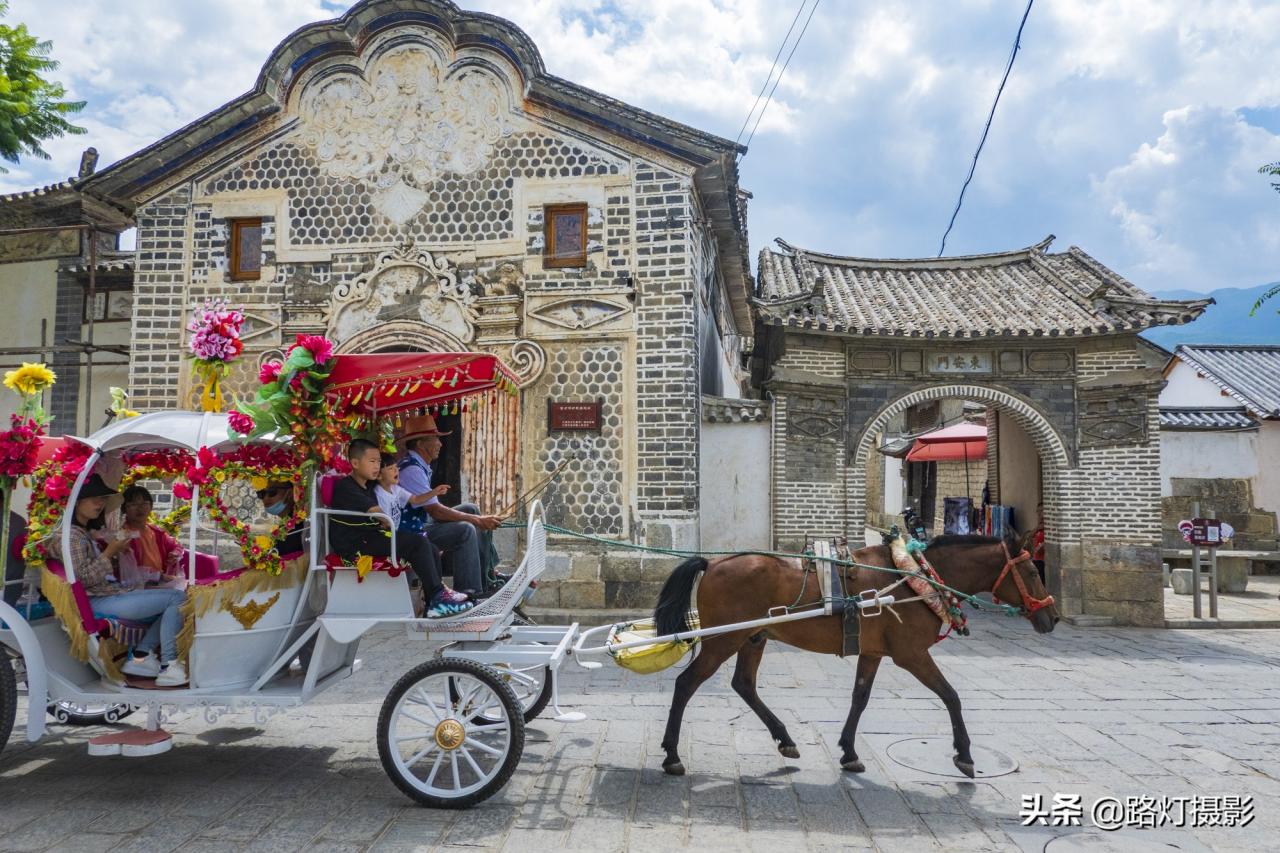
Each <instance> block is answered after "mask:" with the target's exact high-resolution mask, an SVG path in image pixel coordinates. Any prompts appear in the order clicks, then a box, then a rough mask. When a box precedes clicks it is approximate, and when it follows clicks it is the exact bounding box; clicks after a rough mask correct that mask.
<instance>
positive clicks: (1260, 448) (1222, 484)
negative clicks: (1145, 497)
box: [1160, 345, 1280, 550]
mask: <svg viewBox="0 0 1280 853" xmlns="http://www.w3.org/2000/svg"><path fill="white" fill-rule="evenodd" d="M1164 376H1165V380H1166V383H1167V384H1166V385H1165V387H1164V390H1162V391H1161V392H1160V485H1161V494H1162V495H1163V496H1164V499H1165V500H1164V503H1165V539H1166V545H1171V544H1177V543H1176V540H1174V539H1173V537H1172V536H1171V531H1170V529H1169V528H1170V522H1173V523H1174V524H1176V521H1177V518H1176V517H1175V516H1182V517H1185V515H1184V514H1185V513H1186V512H1189V506H1184V504H1189V503H1190V501H1191V500H1200V502H1201V504H1202V509H1203V510H1204V511H1206V512H1207V511H1209V510H1214V511H1216V512H1217V513H1218V514H1219V516H1220V517H1222V518H1226V519H1227V520H1228V521H1230V522H1231V523H1232V524H1233V525H1234V526H1235V527H1236V530H1237V540H1236V547H1237V548H1261V549H1266V550H1272V549H1274V548H1275V547H1276V524H1277V512H1278V511H1280V461H1278V460H1280V346H1225V345H1224V346H1210V345H1206V346H1200V345H1182V346H1179V347H1178V348H1177V349H1176V350H1175V351H1174V353H1173V355H1172V357H1171V358H1170V359H1169V363H1168V364H1167V365H1166V366H1165V370H1164Z"/></svg>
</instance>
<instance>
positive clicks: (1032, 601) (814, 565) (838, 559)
mask: <svg viewBox="0 0 1280 853" xmlns="http://www.w3.org/2000/svg"><path fill="white" fill-rule="evenodd" d="M1000 547H1001V548H1002V549H1004V556H1005V563H1004V567H1003V568H1002V569H1001V570H1000V574H999V575H998V576H997V577H996V581H995V583H993V584H992V585H991V598H992V600H993V601H995V602H996V603H997V604H1000V603H1001V601H1000V597H999V595H997V594H996V590H997V589H999V587H1000V584H1001V583H1003V582H1004V579H1005V576H1006V575H1008V574H1010V573H1012V575H1013V582H1014V584H1015V585H1016V586H1017V588H1018V594H1019V595H1020V596H1021V598H1022V602H1021V608H1022V611H1023V615H1024V616H1026V617H1027V618H1030V617H1031V616H1033V615H1035V613H1036V612H1037V611H1038V610H1041V609H1043V608H1045V607H1049V606H1051V605H1052V604H1053V603H1054V599H1053V596H1052V595H1046V596H1045V597H1044V598H1035V597H1034V596H1032V595H1031V592H1030V590H1028V589H1027V584H1026V581H1024V580H1023V579H1022V574H1021V573H1020V572H1018V571H1016V570H1015V569H1016V567H1017V565H1018V564H1019V563H1026V562H1030V560H1031V555H1030V554H1029V553H1027V551H1026V550H1025V549H1024V550H1023V551H1022V552H1021V553H1019V554H1018V555H1017V556H1016V557H1015V556H1013V555H1012V554H1011V553H1010V552H1009V546H1008V544H1007V543H1004V542H1001V543H1000ZM804 554H805V558H804V559H803V560H802V561H801V569H802V570H803V571H804V572H805V580H803V581H802V582H801V587H800V597H801V598H803V597H804V591H805V586H806V585H807V582H808V580H807V578H808V574H809V573H813V574H815V575H816V576H817V579H818V586H819V589H820V591H821V595H822V604H823V609H824V610H825V611H826V613H827V614H828V615H832V616H842V617H843V623H844V640H843V647H842V651H841V655H842V656H847V655H856V654H858V645H859V617H860V616H878V615H880V613H881V611H882V609H883V608H881V607H876V608H874V609H872V608H868V609H867V610H866V611H863V610H861V609H860V608H857V607H848V606H847V604H848V602H849V600H850V599H849V595H848V591H847V588H846V581H847V577H846V575H845V572H844V566H843V565H841V564H842V563H848V562H849V559H850V556H851V554H850V550H849V546H848V540H846V539H845V538H843V537H840V538H836V539H832V540H823V539H818V540H814V539H812V538H810V539H809V541H807V542H806V543H805V548H804ZM911 556H912V557H913V558H914V563H915V567H914V569H907V568H906V567H904V566H899V568H901V569H903V570H904V571H905V572H911V573H910V574H903V575H902V576H901V577H899V578H898V579H897V580H896V581H894V582H893V583H891V584H889V585H887V586H885V587H883V588H880V589H874V590H866V591H865V592H863V593H861V594H860V597H862V596H865V597H868V598H879V597H881V596H884V595H887V594H888V593H890V592H892V591H893V590H894V589H896V588H898V587H899V586H902V585H904V584H905V585H907V586H908V588H909V589H911V590H912V592H914V593H916V594H915V595H913V596H911V597H909V598H901V599H898V600H897V601H895V602H894V603H893V604H892V605H889V612H890V613H891V614H893V616H894V618H896V619H897V620H898V621H899V622H901V621H902V617H901V616H900V615H899V614H898V612H897V610H896V609H895V607H896V606H897V605H899V604H907V603H909V602H913V601H923V602H924V603H925V604H927V605H928V606H929V608H930V609H931V610H933V611H934V613H935V614H936V615H937V616H938V617H939V618H940V619H941V620H942V622H943V623H944V624H945V625H946V630H945V631H944V632H942V633H941V634H939V635H938V640H942V639H944V638H945V637H946V636H947V635H948V634H950V633H951V631H952V630H953V629H954V630H955V631H956V633H958V634H960V635H962V636H967V635H968V634H969V628H968V624H967V623H968V620H967V619H966V618H965V616H964V613H963V611H962V610H961V609H960V600H959V599H958V598H957V597H956V596H955V594H954V593H952V592H951V591H950V590H948V589H946V588H945V585H944V582H943V580H942V577H941V576H940V575H939V574H938V572H937V570H936V569H934V568H933V566H932V565H930V564H929V561H928V560H927V559H925V557H924V554H923V552H922V551H921V552H918V553H915V554H912V555H911Z"/></svg>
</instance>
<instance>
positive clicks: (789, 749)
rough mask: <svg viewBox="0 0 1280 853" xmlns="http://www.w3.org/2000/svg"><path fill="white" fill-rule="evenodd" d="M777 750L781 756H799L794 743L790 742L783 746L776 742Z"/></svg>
mask: <svg viewBox="0 0 1280 853" xmlns="http://www.w3.org/2000/svg"><path fill="white" fill-rule="evenodd" d="M778 752H780V753H782V757H783V758H799V757H800V750H799V749H797V748H796V746H795V744H792V745H791V746H783V745H782V744H778Z"/></svg>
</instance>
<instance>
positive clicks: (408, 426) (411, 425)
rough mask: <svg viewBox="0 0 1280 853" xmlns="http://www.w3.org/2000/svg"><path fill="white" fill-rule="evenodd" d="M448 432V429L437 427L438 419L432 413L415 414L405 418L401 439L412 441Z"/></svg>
mask: <svg viewBox="0 0 1280 853" xmlns="http://www.w3.org/2000/svg"><path fill="white" fill-rule="evenodd" d="M448 434H449V432H448V431H445V432H441V431H440V430H438V429H436V419H435V418H433V417H431V415H415V416H413V417H411V418H406V419H405V422H404V426H403V427H402V428H401V432H400V440H401V441H411V440H413V439H415V438H425V437H427V436H429V435H448Z"/></svg>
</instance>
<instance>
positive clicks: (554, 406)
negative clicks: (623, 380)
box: [547, 400, 604, 432]
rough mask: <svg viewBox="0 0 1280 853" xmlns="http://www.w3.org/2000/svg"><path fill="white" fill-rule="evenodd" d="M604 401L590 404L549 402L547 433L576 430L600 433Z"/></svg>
mask: <svg viewBox="0 0 1280 853" xmlns="http://www.w3.org/2000/svg"><path fill="white" fill-rule="evenodd" d="M603 409H604V401H603V400H596V401H594V402H590V403H562V402H557V401H555V400H548V401H547V431H548V432H551V431H554V430H576V431H583V432H599V431H600V426H601V423H602V418H601V412H602V410H603Z"/></svg>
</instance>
